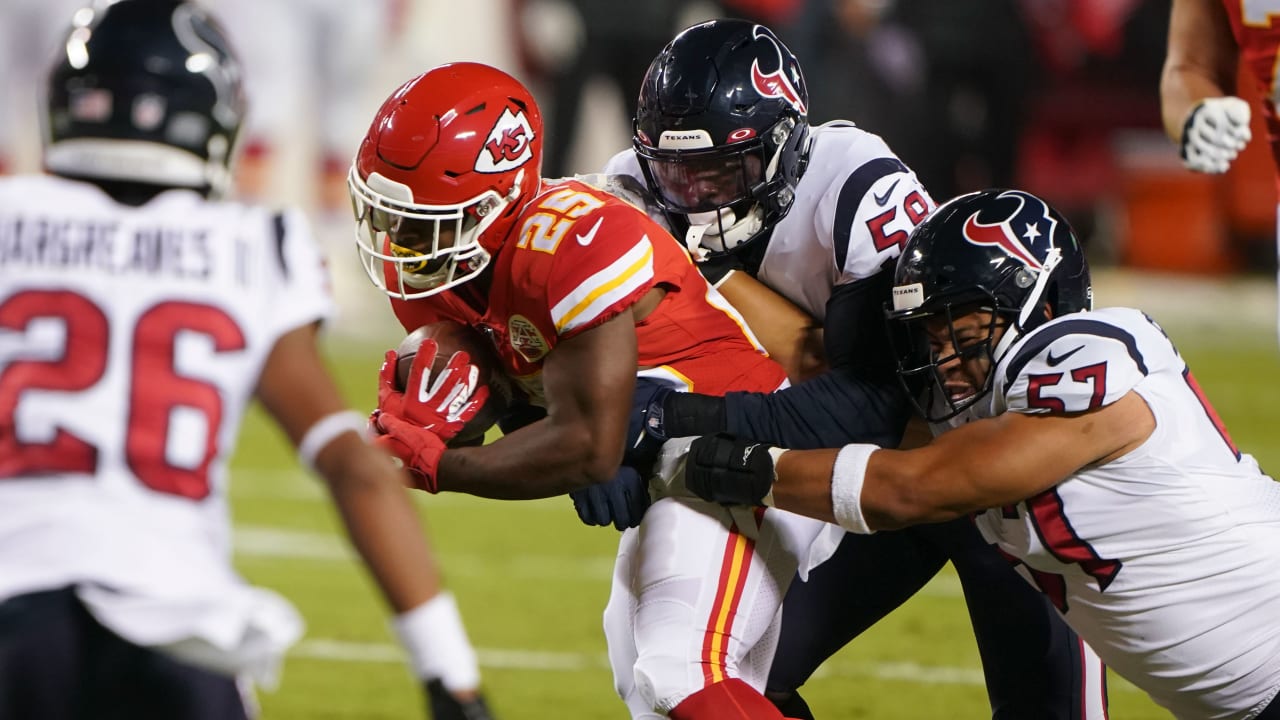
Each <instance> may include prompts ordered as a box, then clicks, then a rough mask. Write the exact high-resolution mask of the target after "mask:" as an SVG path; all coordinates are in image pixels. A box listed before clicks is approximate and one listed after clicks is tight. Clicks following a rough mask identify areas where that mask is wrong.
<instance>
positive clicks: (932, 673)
mask: <svg viewBox="0 0 1280 720" xmlns="http://www.w3.org/2000/svg"><path fill="white" fill-rule="evenodd" d="M289 654H290V656H291V657H295V658H305V659H308V660H323V661H330V662H347V663H388V664H393V663H402V662H404V653H403V652H402V651H401V650H400V648H399V647H397V646H395V645H391V644H387V643H357V642H348V641H344V640H331V639H324V638H317V639H314V640H303V641H302V642H300V643H298V645H297V646H296V647H294V649H293V650H292V651H291V652H290V653H289ZM476 655H477V657H478V658H479V660H480V665H481V666H483V667H486V668H491V669H501V670H521V671H529V672H580V671H584V670H608V669H609V658H608V656H606V655H605V653H602V652H601V653H588V652H546V651H541V650H519V649H514V648H476ZM825 678H835V679H857V678H862V679H865V678H873V679H876V680H889V681H897V682H907V683H914V684H917V685H967V686H982V685H983V684H984V682H983V678H982V670H981V668H976V667H954V666H947V665H921V664H919V663H913V662H883V663H860V662H840V661H832V662H827V663H826V664H824V665H823V666H822V667H820V668H818V671H817V672H816V673H814V675H813V679H815V680H817V679H825ZM1109 686H1110V688H1111V689H1112V690H1122V691H1127V692H1135V691H1136V688H1135V687H1134V686H1133V685H1130V684H1129V683H1127V682H1125V681H1124V680H1122V679H1120V678H1117V677H1113V678H1111V679H1110V680H1109Z"/></svg>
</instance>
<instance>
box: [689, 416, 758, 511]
mask: <svg viewBox="0 0 1280 720" xmlns="http://www.w3.org/2000/svg"><path fill="white" fill-rule="evenodd" d="M772 447H773V446H772V445H770V444H768V443H758V442H755V441H752V440H744V439H742V438H739V437H736V436H733V435H730V434H728V433H717V434H715V435H707V436H704V437H700V438H698V439H697V440H694V441H693V445H691V446H690V447H689V457H688V459H687V460H686V462H685V469H684V482H685V486H686V487H688V488H689V490H690V491H691V492H692V493H693V494H695V495H697V496H698V497H700V498H702V499H703V500H710V501H711V502H718V503H723V504H725V505H772V504H773V498H772V497H771V496H772V493H773V481H774V478H775V477H776V476H775V475H774V470H773V456H771V455H770V454H769V449H770V448H772Z"/></svg>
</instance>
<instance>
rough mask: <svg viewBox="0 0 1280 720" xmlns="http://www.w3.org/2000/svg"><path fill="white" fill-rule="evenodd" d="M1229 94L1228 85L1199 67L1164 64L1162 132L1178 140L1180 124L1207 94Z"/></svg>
mask: <svg viewBox="0 0 1280 720" xmlns="http://www.w3.org/2000/svg"><path fill="white" fill-rule="evenodd" d="M1229 94H1231V93H1230V91H1229V90H1228V89H1226V88H1224V87H1223V86H1222V85H1221V84H1219V82H1218V81H1217V80H1216V79H1214V78H1213V77H1211V76H1210V75H1209V74H1207V73H1205V72H1204V71H1203V70H1201V69H1198V68H1194V67H1188V66H1174V65H1168V64H1166V66H1165V69H1164V73H1163V74H1162V75H1161V79H1160V117H1161V120H1162V121H1163V123H1164V132H1165V135H1167V136H1168V137H1169V139H1170V140H1172V141H1173V142H1175V143H1178V144H1181V143H1182V131H1183V127H1184V126H1185V125H1186V121H1187V115H1188V114H1189V113H1190V112H1191V110H1192V108H1194V107H1195V106H1196V105H1197V104H1199V103H1200V102H1201V101H1203V100H1204V99H1206V98H1211V97H1223V96H1224V95H1229Z"/></svg>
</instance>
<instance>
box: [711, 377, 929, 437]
mask: <svg viewBox="0 0 1280 720" xmlns="http://www.w3.org/2000/svg"><path fill="white" fill-rule="evenodd" d="M724 402H725V425H726V427H727V429H728V431H729V432H731V433H733V434H735V435H739V436H742V437H748V438H751V439H752V440H759V441H761V442H768V443H774V444H776V445H779V446H781V447H785V448H791V449H795V450H807V449H812V448H831V447H840V446H841V445H845V444H847V443H852V442H862V443H873V444H876V445H880V446H883V447H897V445H898V443H899V442H901V441H902V432H903V429H904V428H905V427H906V423H907V419H908V418H909V417H910V414H911V409H910V408H911V406H910V404H909V403H908V402H907V398H906V395H905V394H904V393H903V391H902V388H901V387H900V386H899V385H898V383H897V381H896V380H890V379H888V378H883V377H881V378H871V377H865V376H862V375H860V374H858V373H856V372H853V371H851V370H850V369H848V368H835V369H832V370H829V371H828V372H826V373H823V374H822V375H819V376H818V377H815V378H813V379H811V380H808V381H806V382H803V383H800V384H799V385H793V386H791V387H789V388H786V389H783V390H779V391H778V392H775V393H729V394H728V395H726V396H725V400H724Z"/></svg>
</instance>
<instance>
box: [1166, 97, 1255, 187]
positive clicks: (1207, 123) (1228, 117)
mask: <svg viewBox="0 0 1280 720" xmlns="http://www.w3.org/2000/svg"><path fill="white" fill-rule="evenodd" d="M1252 136H1253V135H1252V133H1251V132H1250V131H1249V103H1247V102H1245V101H1244V100H1241V99H1240V98H1238V97H1215V98H1208V99H1206V100H1202V101H1201V102H1200V104H1199V105H1196V106H1195V107H1194V108H1193V109H1192V110H1191V114H1190V115H1188V116H1187V122H1186V123H1185V124H1184V125H1183V126H1182V164H1183V165H1185V166H1186V167H1187V169H1189V170H1195V171H1196V172H1202V173H1215V174H1216V173H1224V172H1226V171H1227V168H1229V167H1230V166H1231V161H1232V160H1235V159H1236V155H1238V154H1239V153H1240V151H1241V150H1243V149H1244V146H1245V145H1246V144H1248V142H1249V140H1250V138H1251V137H1252Z"/></svg>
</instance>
